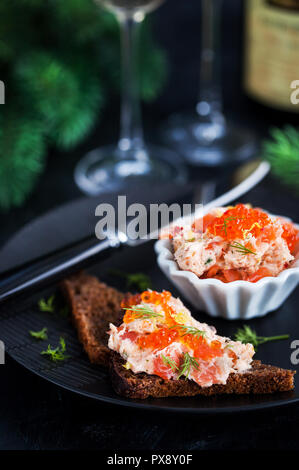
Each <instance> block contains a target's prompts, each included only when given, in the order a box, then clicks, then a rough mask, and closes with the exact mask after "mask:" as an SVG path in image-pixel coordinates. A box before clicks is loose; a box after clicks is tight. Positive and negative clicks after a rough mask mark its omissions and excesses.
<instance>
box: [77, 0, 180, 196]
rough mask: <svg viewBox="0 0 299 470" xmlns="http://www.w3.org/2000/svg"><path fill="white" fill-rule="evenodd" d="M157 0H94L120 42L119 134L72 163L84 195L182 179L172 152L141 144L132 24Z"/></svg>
mask: <svg viewBox="0 0 299 470" xmlns="http://www.w3.org/2000/svg"><path fill="white" fill-rule="evenodd" d="M162 1H163V0H95V2H96V3H98V4H101V5H104V6H105V7H106V8H108V9H109V10H111V11H112V12H113V13H114V14H115V15H116V17H117V19H118V21H119V24H120V28H121V45H122V104H121V119H120V138H119V141H118V143H117V144H116V145H110V146H105V147H100V148H98V149H95V150H92V151H91V152H89V153H88V154H87V155H86V156H85V157H83V159H82V160H80V161H79V163H78V164H77V166H76V168H75V181H76V183H77V185H78V186H79V188H80V189H81V190H82V191H83V192H85V193H86V194H89V195H96V194H99V193H101V192H103V191H119V190H123V189H125V188H126V187H128V186H129V185H131V186H132V185H134V184H139V185H140V184H141V185H153V184H157V183H158V184H159V183H163V182H166V181H168V182H169V181H175V182H184V181H185V180H186V173H185V170H184V167H183V166H182V163H181V161H180V159H179V158H178V156H177V154H176V153H175V152H173V151H171V150H168V149H165V148H160V147H156V146H153V145H148V144H145V142H144V139H143V131H142V124H141V112H140V103H139V96H138V83H137V73H136V60H135V59H136V51H137V41H138V30H139V26H140V23H142V21H143V19H144V17H145V15H146V13H148V12H150V11H151V10H153V9H155V8H156V7H157V6H159V5H160V3H162Z"/></svg>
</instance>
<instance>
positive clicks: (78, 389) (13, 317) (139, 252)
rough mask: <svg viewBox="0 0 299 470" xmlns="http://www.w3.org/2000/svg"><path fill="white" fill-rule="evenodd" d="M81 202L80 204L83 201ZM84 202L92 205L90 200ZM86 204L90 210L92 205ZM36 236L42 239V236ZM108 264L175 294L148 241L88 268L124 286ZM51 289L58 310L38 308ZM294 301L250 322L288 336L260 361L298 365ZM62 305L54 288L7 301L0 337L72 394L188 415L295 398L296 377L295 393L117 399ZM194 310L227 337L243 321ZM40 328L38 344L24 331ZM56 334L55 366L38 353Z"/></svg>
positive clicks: (30, 240) (28, 233)
mask: <svg viewBox="0 0 299 470" xmlns="http://www.w3.org/2000/svg"><path fill="white" fill-rule="evenodd" d="M80 204H81V206H82V201H81V202H80ZM88 204H90V202H89V203H88ZM83 206H84V204H83ZM77 207H78V206H77ZM88 207H89V208H90V206H88ZM86 208H87V206H86ZM70 210H71V211H72V212H73V213H74V211H75V212H76V204H75V205H74V204H72V205H68V206H66V208H65V211H62V214H63V215H64V216H65V217H67V213H68V212H69V211H70ZM60 211H61V208H60ZM55 215H56V216H57V213H55V212H53V213H52V214H50V215H49V216H47V217H45V218H43V219H42V220H41V221H40V223H36V222H35V224H34V225H35V230H30V229H28V228H27V229H26V230H24V231H22V232H21V233H20V234H18V235H17V236H16V237H15V238H14V239H13V240H12V241H11V242H10V243H9V245H7V247H6V248H5V249H4V250H2V256H5V253H8V252H9V253H11V250H12V249H13V246H16V245H17V244H18V246H19V244H20V243H21V242H22V243H25V244H26V247H27V250H29V251H30V246H31V245H34V238H35V235H36V234H38V233H39V234H40V233H41V232H43V231H44V230H46V225H47V226H48V227H51V226H52V221H53V217H55ZM34 234H35V235H34ZM38 236H39V237H40V235H38ZM47 238H48V239H49V238H51V234H49V231H48V232H47ZM39 239H40V238H39ZM111 267H114V268H116V267H117V268H120V269H122V270H125V271H131V272H136V271H142V272H146V273H148V274H149V275H150V276H151V278H152V280H153V287H154V288H155V289H157V290H162V289H169V290H171V292H173V294H174V295H176V294H177V292H176V291H175V289H174V287H173V286H172V285H170V284H169V282H168V280H167V279H166V278H165V277H164V275H163V274H162V273H161V272H160V270H159V268H158V267H157V265H156V257H155V254H154V251H153V243H152V242H150V243H147V244H145V245H142V246H140V247H138V248H134V249H132V248H124V249H123V250H122V251H120V252H116V253H115V254H113V256H112V257H111V258H109V260H106V261H105V262H103V263H101V264H100V265H98V266H95V267H92V268H91V269H90V271H91V272H93V273H94V274H96V275H97V276H99V277H100V278H101V279H103V280H105V281H106V282H108V283H110V284H114V285H115V286H116V287H119V288H122V289H123V290H124V289H125V286H124V285H119V284H117V282H115V281H116V280H115V279H114V278H112V277H111V275H109V269H110V268H111ZM53 292H55V293H56V299H57V308H56V310H57V313H54V314H53V313H44V312H40V311H39V309H38V306H37V302H38V300H39V299H40V298H41V297H48V296H49V295H51V294H52V293H53ZM183 300H184V299H183ZM298 300H299V296H298V292H295V293H293V294H292V296H291V297H289V299H288V300H287V301H286V303H285V304H284V306H283V307H282V308H280V309H279V310H278V311H276V312H273V313H270V314H269V315H267V316H266V317H264V318H260V319H258V320H252V321H250V322H248V323H249V324H250V326H251V327H252V328H254V329H256V330H257V331H258V333H259V334H260V335H265V336H269V335H276V334H283V333H289V334H290V339H289V340H286V341H280V342H276V343H269V344H266V345H262V346H260V348H259V351H258V352H257V354H256V358H257V359H261V360H262V361H263V362H264V363H271V364H273V365H277V366H280V367H284V368H292V369H296V368H297V367H298V366H294V365H292V364H291V361H290V356H291V353H292V352H293V350H292V349H291V348H290V344H291V342H292V341H293V340H294V339H297V338H298V324H299V320H298V316H297V310H298V308H297V307H298ZM63 303H64V300H63V299H62V297H61V295H60V293H59V290H58V289H57V286H53V287H52V288H48V289H47V290H44V291H41V292H38V293H35V294H34V295H33V296H31V297H30V298H27V299H21V298H19V299H16V300H15V301H11V302H10V303H8V304H6V305H5V307H2V308H1V313H0V339H1V340H2V341H4V343H5V348H6V352H7V353H8V354H9V355H10V356H11V357H12V358H14V359H15V360H16V361H17V362H18V363H20V364H22V365H23V366H24V367H26V368H27V369H29V370H31V371H32V372H33V373H35V374H37V375H39V376H41V377H43V378H44V379H46V380H48V381H50V382H53V383H55V384H57V385H59V386H61V387H64V388H66V389H68V390H71V391H73V392H75V393H78V394H81V395H85V396H88V397H91V398H94V399H97V400H101V401H104V402H109V403H114V404H118V405H122V406H129V407H134V408H142V409H155V410H167V411H174V412H190V413H221V412H234V411H246V410H253V409H263V408H268V407H273V406H281V405H285V404H289V403H292V402H296V401H298V400H299V392H298V389H299V387H298V378H296V376H295V382H296V384H297V385H296V387H295V390H294V391H292V392H286V393H279V394H274V395H255V396H254V395H253V396H245V395H244V396H218V397H208V398H207V397H194V398H163V399H147V400H130V399H126V398H122V397H119V396H118V395H116V394H115V393H114V391H113V389H112V387H111V385H110V382H109V378H108V376H107V373H106V371H105V370H104V369H102V368H101V367H99V366H96V365H91V364H90V363H89V361H88V359H87V357H86V355H85V354H84V353H83V352H82V348H81V346H80V344H79V342H78V340H77V336H76V332H75V331H74V329H73V327H72V325H71V323H70V321H69V319H67V318H64V317H62V316H61V315H60V314H59V310H60V307H61V306H63ZM193 314H194V316H195V317H196V318H197V319H199V320H200V321H204V322H207V323H211V324H213V325H215V326H216V328H217V330H218V332H219V333H220V334H224V335H227V336H230V335H233V333H234V332H235V331H236V329H237V328H238V327H239V326H240V325H241V323H240V322H235V321H234V322H229V321H226V320H216V319H212V318H210V317H208V316H207V315H206V314H204V313H201V312H195V311H194V310H193ZM44 326H46V327H47V328H48V332H49V340H48V341H42V342H37V341H35V340H33V339H32V338H31V336H30V335H29V333H28V331H29V330H40V329H41V328H43V327H44ZM60 336H63V337H64V338H65V340H66V344H67V352H68V354H69V355H70V356H71V357H70V359H69V360H67V361H66V362H63V363H61V364H55V363H52V362H50V361H49V360H48V359H47V358H46V357H45V356H41V355H40V352H41V350H43V349H46V347H47V345H48V343H50V344H51V345H52V346H55V345H57V344H58V341H59V337H60Z"/></svg>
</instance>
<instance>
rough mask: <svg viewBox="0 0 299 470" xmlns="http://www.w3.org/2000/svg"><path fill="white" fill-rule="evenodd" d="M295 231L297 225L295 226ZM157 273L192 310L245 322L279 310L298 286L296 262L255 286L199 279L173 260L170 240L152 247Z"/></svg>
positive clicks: (253, 283)
mask: <svg viewBox="0 0 299 470" xmlns="http://www.w3.org/2000/svg"><path fill="white" fill-rule="evenodd" d="M295 226H296V228H297V229H299V226H298V225H295ZM155 251H156V253H157V256H158V258H157V261H158V265H159V266H160V268H161V270H162V271H163V272H164V274H165V275H166V276H167V277H168V279H169V280H170V281H172V282H173V284H174V285H175V286H176V288H177V289H178V290H179V291H180V293H181V294H182V296H183V297H185V298H186V299H187V300H188V301H189V302H190V303H191V304H192V305H193V306H194V307H195V308H196V309H198V310H202V311H204V312H206V313H208V314H209V315H211V316H212V317H222V318H226V319H228V320H239V319H242V320H249V319H251V318H255V317H262V316H264V315H266V314H267V313H269V312H272V311H273V310H276V309H277V308H279V307H280V306H281V305H282V304H283V302H284V301H285V300H286V298H287V297H288V296H289V295H290V293H291V292H292V291H293V290H294V289H295V287H296V286H297V284H298V282H299V260H298V259H297V261H296V262H295V263H294V264H293V265H292V267H291V268H287V269H285V270H284V271H282V272H281V273H280V274H279V275H278V276H277V277H264V278H263V279H260V280H259V281H257V282H249V281H233V282H228V283H224V282H221V281H220V280H219V279H200V278H199V277H198V276H196V274H194V273H192V272H190V271H182V270H181V269H180V268H179V266H178V264H177V262H176V261H175V259H174V255H173V250H172V244H171V241H170V240H159V241H157V242H156V244H155Z"/></svg>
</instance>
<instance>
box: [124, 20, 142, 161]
mask: <svg viewBox="0 0 299 470" xmlns="http://www.w3.org/2000/svg"><path fill="white" fill-rule="evenodd" d="M119 22H120V28H121V49H122V102H121V119H120V139H119V142H118V147H119V149H120V150H121V153H122V154H125V152H127V151H129V150H138V149H141V148H143V130H142V123H141V110H140V100H139V83H138V74H137V50H138V35H139V34H138V33H139V31H138V30H139V27H140V25H139V23H137V22H136V21H135V20H134V18H132V17H131V16H127V15H123V16H122V17H120V18H119ZM124 158H125V155H124Z"/></svg>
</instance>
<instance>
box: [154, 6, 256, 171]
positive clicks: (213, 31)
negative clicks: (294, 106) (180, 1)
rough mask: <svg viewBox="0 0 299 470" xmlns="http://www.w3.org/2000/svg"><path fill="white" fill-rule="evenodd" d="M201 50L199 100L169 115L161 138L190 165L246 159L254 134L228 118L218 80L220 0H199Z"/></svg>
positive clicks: (252, 146) (233, 161)
mask: <svg viewBox="0 0 299 470" xmlns="http://www.w3.org/2000/svg"><path fill="white" fill-rule="evenodd" d="M201 4H202V25H201V30H202V52H201V60H200V92H199V100H198V102H197V104H196V107H195V109H194V110H192V111H188V112H185V113H181V114H174V115H172V116H171V117H170V118H169V120H168V121H167V123H166V125H165V126H164V128H163V134H164V141H165V142H167V144H168V145H170V146H171V147H175V148H176V150H177V151H179V152H180V153H181V154H182V155H183V156H184V157H185V159H186V160H187V161H188V162H189V163H190V164H193V165H205V166H211V167H212V166H217V165H219V166H221V165H226V164H234V163H238V162H241V161H244V160H246V159H248V158H249V157H251V156H253V155H254V153H255V151H256V140H255V136H254V135H253V134H252V132H251V131H250V130H248V129H247V128H244V127H241V126H240V125H236V124H235V123H232V122H230V121H229V120H227V118H226V117H225V115H224V113H223V109H222V93H221V80H220V51H219V43H220V14H221V11H220V10H221V7H222V0H202V2H201Z"/></svg>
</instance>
